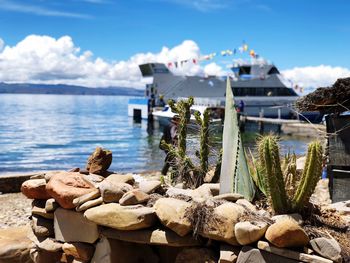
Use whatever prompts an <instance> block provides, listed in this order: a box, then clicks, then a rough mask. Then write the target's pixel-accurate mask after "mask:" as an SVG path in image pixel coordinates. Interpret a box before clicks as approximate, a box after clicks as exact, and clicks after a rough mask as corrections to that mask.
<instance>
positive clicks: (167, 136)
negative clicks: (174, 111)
mask: <svg viewBox="0 0 350 263" xmlns="http://www.w3.org/2000/svg"><path fill="white" fill-rule="evenodd" d="M178 123H179V117H178V116H176V115H175V116H174V117H173V118H172V119H171V121H170V123H169V124H168V125H166V126H165V127H164V130H163V136H162V138H161V139H160V143H159V148H160V149H161V150H163V151H165V153H166V157H165V160H164V166H163V169H162V174H163V175H166V174H167V172H168V170H169V167H170V163H171V162H172V160H173V159H172V157H171V156H170V155H169V154H168V151H167V150H166V149H164V147H163V146H162V141H164V142H165V143H167V144H172V145H174V146H175V145H176V144H177V126H178Z"/></svg>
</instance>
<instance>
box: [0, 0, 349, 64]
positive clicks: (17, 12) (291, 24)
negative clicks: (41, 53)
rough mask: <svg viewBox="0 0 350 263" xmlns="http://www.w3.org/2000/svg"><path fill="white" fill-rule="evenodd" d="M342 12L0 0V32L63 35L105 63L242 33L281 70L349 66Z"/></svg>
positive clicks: (216, 3)
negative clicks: (190, 42) (188, 41)
mask: <svg viewBox="0 0 350 263" xmlns="http://www.w3.org/2000/svg"><path fill="white" fill-rule="evenodd" d="M349 13H350V2H349V1H347V0H332V1H326V0H303V1H301V0H285V1H278V0H266V1H262V0H231V1H230V0H196V1H186V0H127V1H121V0H119V1H112V0H60V1H59V0H27V1H20V0H0V38H1V39H2V40H3V42H4V46H5V45H7V46H9V47H14V46H16V45H17V44H18V43H19V42H21V41H22V40H23V39H25V38H26V37H27V36H29V35H39V36H43V35H46V36H50V37H52V38H54V39H56V40H57V39H59V38H60V37H62V36H69V37H70V38H71V39H72V42H73V43H74V46H75V47H79V48H80V50H81V52H83V51H87V50H89V51H91V52H92V53H93V54H94V59H95V58H97V57H100V58H101V59H102V60H103V61H105V62H106V63H111V64H113V63H114V62H116V61H122V60H123V61H127V60H128V59H129V58H130V57H131V56H133V55H134V54H137V53H146V52H151V53H157V52H160V50H161V48H162V47H163V46H167V47H169V48H173V47H175V46H177V45H180V44H181V43H182V42H183V41H184V40H192V41H193V42H195V43H196V44H197V45H198V47H199V48H200V53H201V54H206V53H211V52H215V51H220V50H223V49H228V48H235V47H238V46H239V45H241V44H242V41H243V40H245V41H246V42H247V44H248V45H249V46H250V47H251V48H253V49H254V50H255V51H256V52H258V53H259V54H260V55H261V56H263V57H264V58H266V59H268V60H270V61H273V62H274V63H275V64H277V66H279V67H280V68H281V69H282V70H289V69H293V68H295V67H310V66H312V67H317V66H319V65H327V66H329V67H341V68H343V69H349V68H350V52H349V43H350V16H349ZM215 61H216V63H218V64H219V65H220V62H221V60H219V59H216V60H215Z"/></svg>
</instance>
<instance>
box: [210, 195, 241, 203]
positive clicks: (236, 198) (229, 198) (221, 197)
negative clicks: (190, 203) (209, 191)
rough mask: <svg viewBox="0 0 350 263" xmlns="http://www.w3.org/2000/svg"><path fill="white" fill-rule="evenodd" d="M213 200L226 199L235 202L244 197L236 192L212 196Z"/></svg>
mask: <svg viewBox="0 0 350 263" xmlns="http://www.w3.org/2000/svg"><path fill="white" fill-rule="evenodd" d="M213 199H214V200H226V201H230V202H236V201H237V200H238V199H244V196H243V195H241V194H237V193H227V194H221V195H217V196H214V197H213Z"/></svg>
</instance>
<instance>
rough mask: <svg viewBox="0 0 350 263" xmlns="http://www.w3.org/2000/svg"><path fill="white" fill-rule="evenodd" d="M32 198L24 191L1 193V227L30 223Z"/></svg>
mask: <svg viewBox="0 0 350 263" xmlns="http://www.w3.org/2000/svg"><path fill="white" fill-rule="evenodd" d="M31 203H32V200H31V199H28V198H27V197H25V196H24V195H23V194H22V193H14V194H1V195H0V204H1V205H0V229H5V228H9V227H16V226H24V225H26V224H28V223H29V221H30V220H29V216H30V215H31V207H32V206H31Z"/></svg>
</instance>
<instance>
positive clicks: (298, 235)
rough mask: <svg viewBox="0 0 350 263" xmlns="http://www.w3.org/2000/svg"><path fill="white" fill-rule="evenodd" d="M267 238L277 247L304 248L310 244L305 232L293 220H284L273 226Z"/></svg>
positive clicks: (267, 233) (266, 234) (268, 231)
mask: <svg viewBox="0 0 350 263" xmlns="http://www.w3.org/2000/svg"><path fill="white" fill-rule="evenodd" d="M265 238H266V239H267V240H268V241H269V242H271V243H272V244H273V245H275V246H276V247H302V246H306V245H307V244H308V243H309V237H308V236H307V234H306V233H305V231H304V230H303V229H302V228H301V227H300V226H299V225H298V223H297V222H296V221H295V220H293V219H288V218H286V219H283V220H279V221H277V222H276V223H274V224H272V225H271V226H270V227H269V228H268V229H267V231H266V233H265Z"/></svg>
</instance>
